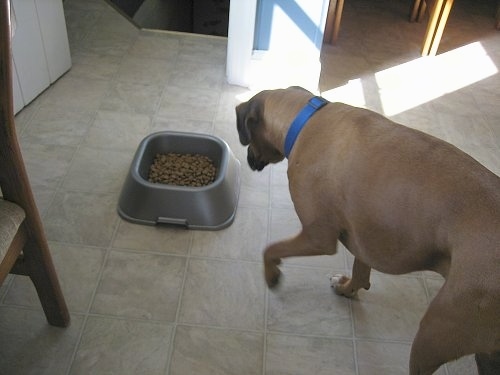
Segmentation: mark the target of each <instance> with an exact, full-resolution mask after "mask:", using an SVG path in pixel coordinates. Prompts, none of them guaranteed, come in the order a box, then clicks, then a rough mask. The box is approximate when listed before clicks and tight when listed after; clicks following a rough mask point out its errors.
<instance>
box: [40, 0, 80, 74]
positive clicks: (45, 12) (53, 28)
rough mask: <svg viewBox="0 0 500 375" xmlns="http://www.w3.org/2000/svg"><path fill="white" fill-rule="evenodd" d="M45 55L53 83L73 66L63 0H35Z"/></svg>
mask: <svg viewBox="0 0 500 375" xmlns="http://www.w3.org/2000/svg"><path fill="white" fill-rule="evenodd" d="M35 5H36V9H37V12H38V21H39V22H40V32H41V34H42V41H43V46H44V47H45V57H46V59H47V66H48V69H49V77H50V82H51V83H53V82H54V81H55V80H57V79H58V78H59V77H60V76H61V75H63V74H64V73H65V72H66V71H67V70H68V69H69V68H70V67H71V55H70V52H69V43H68V34H67V32H66V21H65V19H64V9H63V5H62V1H61V0H35Z"/></svg>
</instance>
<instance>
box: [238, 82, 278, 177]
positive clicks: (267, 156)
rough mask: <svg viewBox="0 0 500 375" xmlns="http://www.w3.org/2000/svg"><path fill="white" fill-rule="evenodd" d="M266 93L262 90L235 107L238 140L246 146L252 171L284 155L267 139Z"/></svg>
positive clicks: (275, 161) (258, 169) (262, 167)
mask: <svg viewBox="0 0 500 375" xmlns="http://www.w3.org/2000/svg"><path fill="white" fill-rule="evenodd" d="M268 93H269V92H267V91H262V92H260V93H258V94H257V95H255V96H254V97H253V98H251V99H250V100H249V101H247V102H245V103H241V104H240V105H238V106H237V107H236V124H237V128H238V134H239V137H240V142H241V144H242V145H243V146H248V151H247V161H248V165H249V166H250V168H252V170H254V171H255V170H257V171H261V170H262V169H264V167H265V166H266V165H268V164H269V163H278V162H280V161H282V160H283V159H284V157H285V156H284V155H283V152H282V151H281V150H280V149H278V148H277V147H276V146H274V145H273V144H272V143H271V142H270V141H269V139H268V133H269V132H268V129H267V122H266V118H265V98H266V95H267V94H268Z"/></svg>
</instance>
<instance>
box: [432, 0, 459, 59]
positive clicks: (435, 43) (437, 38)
mask: <svg viewBox="0 0 500 375" xmlns="http://www.w3.org/2000/svg"><path fill="white" fill-rule="evenodd" d="M453 1H454V0H446V1H445V3H444V7H443V11H442V12H441V17H440V18H439V22H438V25H437V29H436V33H435V34H434V39H433V40H432V46H431V49H430V51H429V55H430V56H435V55H436V53H437V50H438V48H439V43H440V42H441V37H442V36H443V31H444V27H445V26H446V22H447V21H448V16H449V15H450V11H451V7H452V6H453Z"/></svg>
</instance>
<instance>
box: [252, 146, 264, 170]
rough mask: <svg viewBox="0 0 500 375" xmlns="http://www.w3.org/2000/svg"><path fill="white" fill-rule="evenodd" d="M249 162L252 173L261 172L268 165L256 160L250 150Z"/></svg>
mask: <svg viewBox="0 0 500 375" xmlns="http://www.w3.org/2000/svg"><path fill="white" fill-rule="evenodd" d="M247 162H248V165H249V166H250V168H251V169H252V171H261V170H263V169H264V167H265V166H266V165H267V164H268V163H267V162H264V161H262V160H259V159H258V158H256V157H255V155H254V153H253V152H252V150H251V149H250V148H249V149H248V154H247Z"/></svg>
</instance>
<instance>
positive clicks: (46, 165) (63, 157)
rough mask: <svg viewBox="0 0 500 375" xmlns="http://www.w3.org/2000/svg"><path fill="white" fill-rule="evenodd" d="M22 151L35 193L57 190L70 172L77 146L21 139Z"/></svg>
mask: <svg viewBox="0 0 500 375" xmlns="http://www.w3.org/2000/svg"><path fill="white" fill-rule="evenodd" d="M21 151H22V153H23V158H24V159H25V166H26V169H27V172H28V176H29V180H30V183H31V186H32V188H33V190H34V191H37V189H38V188H39V187H41V188H42V189H55V188H57V187H58V185H59V184H60V183H61V180H62V178H63V177H64V176H65V174H66V173H67V172H68V169H69V167H70V164H71V160H72V158H73V155H74V153H75V151H76V146H58V145H44V144H38V143H31V142H28V141H27V140H26V142H24V139H21Z"/></svg>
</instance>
